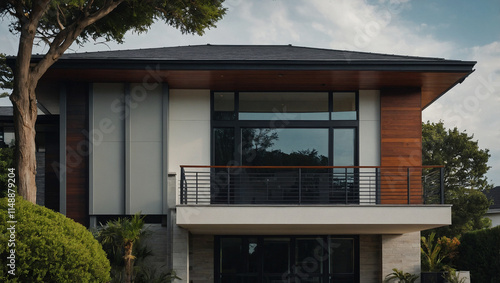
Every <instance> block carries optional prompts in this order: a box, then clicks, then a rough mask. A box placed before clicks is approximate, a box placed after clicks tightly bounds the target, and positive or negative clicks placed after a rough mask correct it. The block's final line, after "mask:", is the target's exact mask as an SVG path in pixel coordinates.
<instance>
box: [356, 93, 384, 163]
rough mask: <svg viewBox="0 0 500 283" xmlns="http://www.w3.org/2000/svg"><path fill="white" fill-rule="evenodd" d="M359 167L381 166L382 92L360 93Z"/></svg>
mask: <svg viewBox="0 0 500 283" xmlns="http://www.w3.org/2000/svg"><path fill="white" fill-rule="evenodd" d="M359 165H360V166H379V165H380V91H378V90H360V91H359Z"/></svg>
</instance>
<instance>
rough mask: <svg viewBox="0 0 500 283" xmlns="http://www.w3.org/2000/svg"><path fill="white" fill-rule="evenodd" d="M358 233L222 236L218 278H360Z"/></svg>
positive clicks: (234, 282) (350, 282)
mask: <svg viewBox="0 0 500 283" xmlns="http://www.w3.org/2000/svg"><path fill="white" fill-rule="evenodd" d="M358 246H359V240H358V237H356V236H220V237H216V245H215V256H216V261H215V262H216V265H215V275H216V276H215V278H216V280H215V282H220V283H226V282H228V283H229V282H230V283H239V282H242V283H243V282H245V283H250V282H252V283H253V282H255V283H260V282H271V283H273V282H276V283H278V282H279V283H283V282H314V283H321V282H325V283H326V282H344V283H354V282H359V261H358V258H359V251H358V250H359V248H358Z"/></svg>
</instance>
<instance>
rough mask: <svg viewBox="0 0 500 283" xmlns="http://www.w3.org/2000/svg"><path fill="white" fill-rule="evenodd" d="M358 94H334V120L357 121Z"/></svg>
mask: <svg viewBox="0 0 500 283" xmlns="http://www.w3.org/2000/svg"><path fill="white" fill-rule="evenodd" d="M356 116H357V115H356V93H354V92H334V93H333V112H332V120H356V119H357V117H356Z"/></svg>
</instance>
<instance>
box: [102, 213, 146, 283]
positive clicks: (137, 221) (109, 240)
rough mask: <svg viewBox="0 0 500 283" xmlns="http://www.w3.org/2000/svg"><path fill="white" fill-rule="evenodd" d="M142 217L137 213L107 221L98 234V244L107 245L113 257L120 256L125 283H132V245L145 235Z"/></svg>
mask: <svg viewBox="0 0 500 283" xmlns="http://www.w3.org/2000/svg"><path fill="white" fill-rule="evenodd" d="M144 217H145V216H142V217H141V215H140V213H137V214H135V215H134V216H132V217H131V218H119V219H117V220H114V221H109V222H108V223H107V224H106V225H105V226H101V229H100V231H99V232H98V239H99V242H101V243H102V244H103V245H108V246H109V247H110V248H111V249H112V254H113V255H115V256H117V255H122V258H123V262H124V264H125V282H126V283H130V282H132V276H133V268H134V260H135V258H136V255H134V254H133V250H134V244H135V243H136V242H138V241H139V240H140V239H141V238H143V237H144V236H145V235H146V234H147V231H146V230H145V229H144ZM113 255H112V256H113Z"/></svg>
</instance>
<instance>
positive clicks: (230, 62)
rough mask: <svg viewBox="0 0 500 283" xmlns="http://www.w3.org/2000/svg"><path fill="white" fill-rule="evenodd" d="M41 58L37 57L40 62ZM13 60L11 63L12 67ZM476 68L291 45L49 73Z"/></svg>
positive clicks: (102, 54)
mask: <svg viewBox="0 0 500 283" xmlns="http://www.w3.org/2000/svg"><path fill="white" fill-rule="evenodd" d="M41 58H42V55H38V56H36V55H35V56H33V57H32V60H33V61H37V60H40V59H41ZM14 60H15V57H9V58H7V63H9V64H10V65H12V66H13V65H14ZM475 63H476V62H473V61H460V60H447V59H442V58H432V57H416V56H402V55H391V54H379V53H368V52H357V51H344V50H333V49H322V48H311V47H299V46H292V45H211V44H207V45H193V46H178V47H162V48H148V49H132V50H117V51H99V52H86V53H67V54H64V55H63V56H62V57H61V58H60V59H59V60H58V61H57V62H56V63H55V64H54V65H53V66H52V67H51V68H54V69H57V68H60V69H121V70H123V69H128V70H139V69H145V68H150V67H151V66H152V64H154V66H155V68H157V69H159V70H294V71H299V70H330V71H333V70H341V71H398V72H399V71H412V72H414V71H416V72H460V73H471V72H472V70H473V67H474V65H475Z"/></svg>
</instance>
